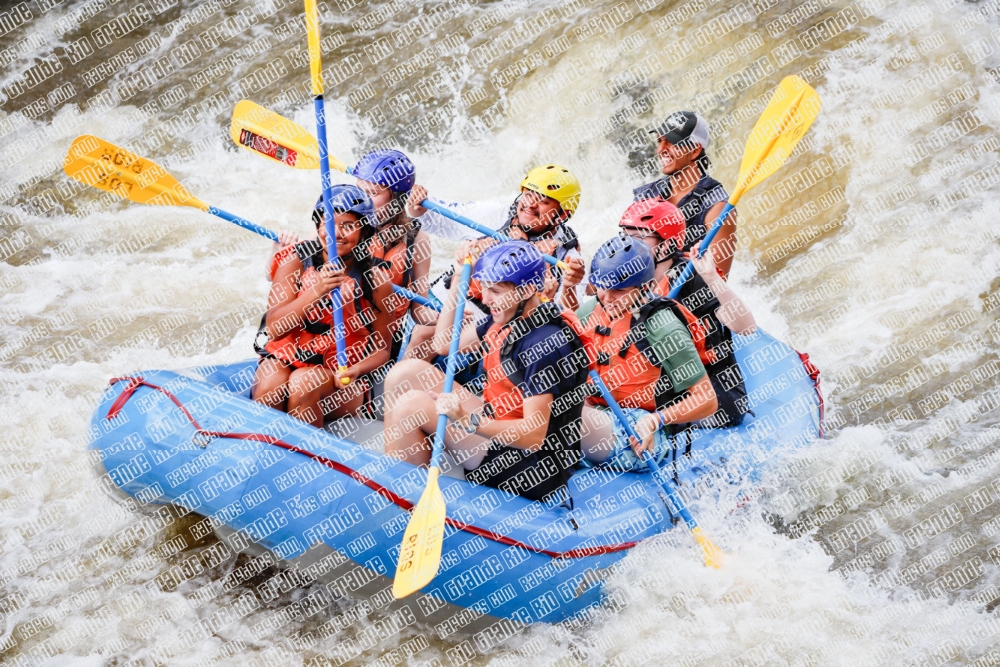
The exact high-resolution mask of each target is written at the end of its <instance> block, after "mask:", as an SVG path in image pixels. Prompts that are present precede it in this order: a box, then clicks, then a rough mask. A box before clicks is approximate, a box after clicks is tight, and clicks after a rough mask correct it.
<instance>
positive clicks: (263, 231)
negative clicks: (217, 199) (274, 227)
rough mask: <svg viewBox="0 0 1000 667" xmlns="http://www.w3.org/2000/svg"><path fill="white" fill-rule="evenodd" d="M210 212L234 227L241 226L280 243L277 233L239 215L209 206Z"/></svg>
mask: <svg viewBox="0 0 1000 667" xmlns="http://www.w3.org/2000/svg"><path fill="white" fill-rule="evenodd" d="M208 212H209V213H211V214H212V215H214V216H216V217H219V218H222V219H223V220H226V221H228V222H231V223H233V224H234V225H239V226H240V227H242V228H243V229H248V230H250V231H251V232H253V233H254V234H260V235H261V236H263V237H264V238H266V239H271V240H272V241H275V242H277V241H278V235H277V234H276V233H275V232H272V231H271V230H270V229H268V228H267V227H261V226H260V225H255V224H254V223H252V222H250V221H249V220H244V219H243V218H241V217H239V216H238V215H233V214H232V213H228V212H226V211H223V210H222V209H221V208H216V207H214V206H209V207H208Z"/></svg>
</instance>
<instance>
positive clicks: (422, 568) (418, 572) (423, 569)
mask: <svg viewBox="0 0 1000 667" xmlns="http://www.w3.org/2000/svg"><path fill="white" fill-rule="evenodd" d="M440 474H441V471H440V470H438V469H437V468H431V469H430V470H429V471H428V472H427V486H426V487H425V488H424V493H423V495H421V496H420V502H419V503H417V506H416V508H415V509H414V510H413V515H412V516H411V517H410V524H409V525H408V526H407V527H406V532H405V533H403V544H402V546H401V547H400V549H399V564H398V565H397V566H396V578H395V580H393V582H392V594H393V596H394V597H395V598H396V599H397V600H400V599H402V598H405V597H406V596H407V595H411V594H413V593H416V592H417V591H419V590H420V589H421V588H423V587H424V586H426V585H427V584H429V583H430V582H431V580H432V579H433V578H434V577H435V576H436V575H437V572H438V567H440V565H441V542H442V541H444V496H442V495H441V488H440V487H439V486H438V476H439V475H440Z"/></svg>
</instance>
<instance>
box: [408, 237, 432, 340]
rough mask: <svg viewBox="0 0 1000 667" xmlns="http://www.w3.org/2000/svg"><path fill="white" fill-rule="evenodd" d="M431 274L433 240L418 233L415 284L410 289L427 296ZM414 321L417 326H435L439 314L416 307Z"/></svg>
mask: <svg viewBox="0 0 1000 667" xmlns="http://www.w3.org/2000/svg"><path fill="white" fill-rule="evenodd" d="M430 272H431V239H430V236H428V235H427V233H426V232H423V231H420V232H417V238H416V239H415V240H414V247H413V283H412V284H411V285H410V289H412V290H413V291H414V292H416V293H417V294H419V295H420V296H427V293H428V291H429V289H430V285H429V281H428V275H429V274H430ZM411 312H412V313H413V319H414V320H416V322H417V324H434V323H435V322H436V321H437V319H438V313H437V311H435V310H434V309H433V308H427V307H425V306H417V305H415V306H414V308H413V310H412V311H411Z"/></svg>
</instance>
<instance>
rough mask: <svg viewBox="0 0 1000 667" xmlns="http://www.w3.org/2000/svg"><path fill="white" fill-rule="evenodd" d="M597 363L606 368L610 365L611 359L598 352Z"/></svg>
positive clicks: (605, 353)
mask: <svg viewBox="0 0 1000 667" xmlns="http://www.w3.org/2000/svg"><path fill="white" fill-rule="evenodd" d="M597 363H598V365H600V366H608V365H610V364H611V357H610V356H609V355H608V353H607V352H598V353H597Z"/></svg>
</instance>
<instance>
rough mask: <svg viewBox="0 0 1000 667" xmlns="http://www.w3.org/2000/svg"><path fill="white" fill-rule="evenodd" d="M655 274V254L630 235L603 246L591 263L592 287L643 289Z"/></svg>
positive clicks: (609, 240)
mask: <svg viewBox="0 0 1000 667" xmlns="http://www.w3.org/2000/svg"><path fill="white" fill-rule="evenodd" d="M655 275H656V262H654V261H653V251H652V250H650V249H649V246H648V245H646V244H645V242H643V241H639V240H637V239H633V238H632V237H630V236H624V235H622V236H614V237H612V238H610V239H608V240H607V241H605V242H604V244H603V245H601V247H600V248H598V249H597V252H595V253H594V259H593V260H591V262H590V284H591V285H593V286H594V287H597V288H599V289H625V288H627V287H640V286H642V285H645V284H646V283H648V282H649V281H651V280H652V279H653V277H654V276H655Z"/></svg>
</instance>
